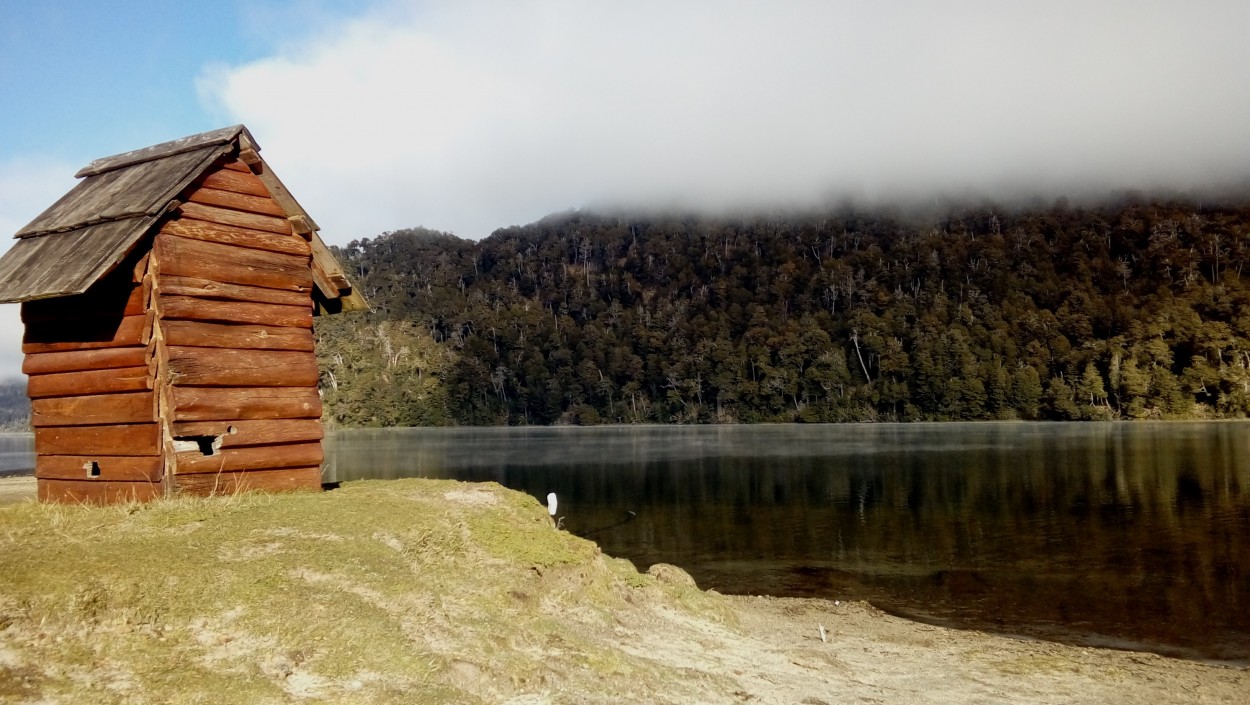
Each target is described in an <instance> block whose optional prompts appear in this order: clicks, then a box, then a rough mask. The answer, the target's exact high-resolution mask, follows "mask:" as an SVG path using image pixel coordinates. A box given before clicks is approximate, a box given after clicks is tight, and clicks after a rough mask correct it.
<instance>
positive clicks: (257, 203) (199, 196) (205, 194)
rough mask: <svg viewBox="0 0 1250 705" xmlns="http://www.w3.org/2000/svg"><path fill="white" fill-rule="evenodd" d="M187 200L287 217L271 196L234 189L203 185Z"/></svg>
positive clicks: (259, 213)
mask: <svg viewBox="0 0 1250 705" xmlns="http://www.w3.org/2000/svg"><path fill="white" fill-rule="evenodd" d="M187 200H188V201H190V202H191V203H201V204H203V205H206V206H216V207H218V208H228V209H230V210H234V211H242V212H244V213H255V214H257V215H272V216H276V217H279V218H285V217H286V211H284V210H282V206H280V205H278V204H277V202H276V201H274V200H273V199H272V198H270V197H269V196H252V195H249V194H245V193H235V192H234V191H223V190H222V189H216V188H209V187H207V186H206V187H202V188H198V189H196V190H194V191H192V192H191V193H189V194H187Z"/></svg>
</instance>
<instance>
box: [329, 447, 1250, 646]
mask: <svg viewBox="0 0 1250 705" xmlns="http://www.w3.org/2000/svg"><path fill="white" fill-rule="evenodd" d="M327 451H328V460H329V462H330V466H329V468H328V471H327V474H328V477H327V479H331V480H333V479H337V480H340V481H343V480H352V479H358V478H394V477H409V476H421V477H437V478H456V479H462V480H474V481H480V480H494V481H497V482H499V483H500V484H503V485H505V486H507V487H511V488H513V489H517V490H521V491H524V492H528V493H531V494H533V495H534V496H535V497H538V498H539V499H540V500H543V501H545V499H544V498H545V497H546V495H547V493H548V492H556V493H557V494H558V495H559V499H560V508H559V514H560V515H561V516H563V517H564V527H565V528H566V529H568V530H569V531H571V532H573V533H575V534H579V535H582V536H586V537H588V538H591V539H594V540H595V541H596V542H598V543H599V545H600V546H602V547H603V550H604V551H605V552H607V553H609V554H610V555H614V556H619V557H624V558H628V559H630V560H632V561H634V563H635V564H637V565H638V566H639V567H640V568H645V567H647V566H648V565H650V564H652V563H656V562H666V563H673V564H675V565H679V566H681V567H682V568H685V569H686V570H687V571H689V572H690V573H691V574H692V575H693V576H694V577H695V579H696V580H698V582H699V585H700V586H701V587H704V588H715V589H717V590H720V591H721V592H727V593H750V594H771V595H788V596H820V597H827V598H831V599H868V600H870V601H871V602H873V603H874V604H875V605H877V606H878V607H880V608H882V609H885V610H888V611H892V612H895V613H898V614H903V615H907V616H910V617H913V618H917V619H922V620H928V621H932V622H934V623H940V624H948V625H954V626H963V627H972V628H979V629H986V630H992V631H999V632H1006V633H1011V634H1022V635H1032V636H1038V637H1042V638H1048V639H1058V640H1061V641H1068V642H1074V643H1083V644H1092V645H1107V646H1117V647H1123V648H1135V649H1146V650H1152V651H1157V652H1160V653H1165V654H1169V655H1174V656H1182V657H1188V658H1199V659H1210V660H1222V661H1232V662H1237V663H1241V664H1246V663H1250V423H1240V422H1238V423H1158V424H1154V423H1120V424H1041V423H1028V424H1025V423H1004V424H995V423H978V424H906V425H895V424H879V425H858V424H855V425H836V426H824V425H818V426H796V425H775V426H774V425H769V426H680V427H673V426H663V427H661V426H649V427H647V426H644V427H606V428H605V427H599V428H473V429H387V430H359V431H343V432H338V433H336V434H334V435H333V437H332V438H331V439H330V441H329V443H328V445H327Z"/></svg>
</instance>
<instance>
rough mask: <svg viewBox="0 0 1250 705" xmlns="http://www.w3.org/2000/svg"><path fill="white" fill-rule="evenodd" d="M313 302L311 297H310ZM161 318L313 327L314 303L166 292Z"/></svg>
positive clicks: (161, 304) (161, 307)
mask: <svg viewBox="0 0 1250 705" xmlns="http://www.w3.org/2000/svg"><path fill="white" fill-rule="evenodd" d="M310 303H311V300H310ZM160 312H161V318H162V319H164V320H170V319H180V320H191V321H210V322H217V323H248V324H253V325H262V326H276V327H284V326H286V327H291V328H312V319H313V315H312V307H311V306H308V307H305V306H280V305H278V304H257V303H251V302H247V301H213V300H211V299H200V298H195V297H193V296H162V297H161V298H160Z"/></svg>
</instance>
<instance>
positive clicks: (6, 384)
mask: <svg viewBox="0 0 1250 705" xmlns="http://www.w3.org/2000/svg"><path fill="white" fill-rule="evenodd" d="M29 430H30V400H29V399H27V398H26V380H25V379H8V380H3V381H0V431H29Z"/></svg>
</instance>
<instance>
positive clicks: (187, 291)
mask: <svg viewBox="0 0 1250 705" xmlns="http://www.w3.org/2000/svg"><path fill="white" fill-rule="evenodd" d="M157 291H159V292H160V293H161V294H167V295H170V296H195V297H199V298H202V299H222V300H226V301H251V302H254V303H261V304H279V305H282V306H304V307H309V306H312V294H311V292H307V291H283V290H282V289H265V288H262V287H259V286H244V285H242V284H224V283H222V282H215V281H213V280H211V279H200V278H198V277H175V276H165V277H161V279H160V281H159V282H158V284H157Z"/></svg>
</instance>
